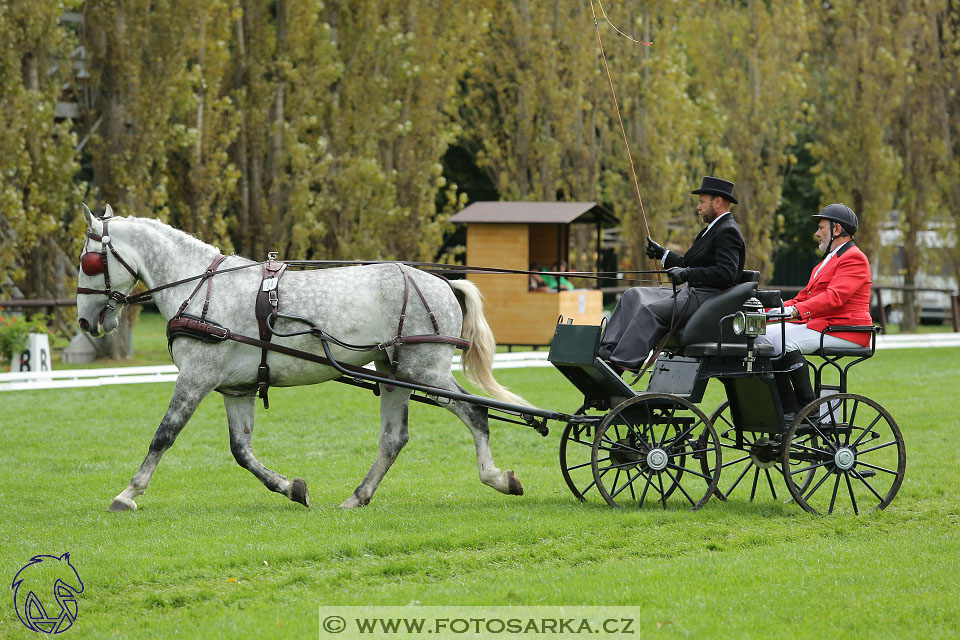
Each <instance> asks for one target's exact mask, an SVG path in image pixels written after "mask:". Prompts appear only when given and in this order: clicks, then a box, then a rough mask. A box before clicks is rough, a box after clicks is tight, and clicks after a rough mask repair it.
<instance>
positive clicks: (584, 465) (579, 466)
mask: <svg viewBox="0 0 960 640" xmlns="http://www.w3.org/2000/svg"><path fill="white" fill-rule="evenodd" d="M609 459H610V456H607V457H606V458H601V459H600V460H597V463H598V464H599V463H601V462H606V461H608V460H609ZM592 464H593V463H592V462H584V463H583V464H575V465H573V466H572V467H567V471H574V470H576V469H581V468H583V467H589V466H591V465H592Z"/></svg>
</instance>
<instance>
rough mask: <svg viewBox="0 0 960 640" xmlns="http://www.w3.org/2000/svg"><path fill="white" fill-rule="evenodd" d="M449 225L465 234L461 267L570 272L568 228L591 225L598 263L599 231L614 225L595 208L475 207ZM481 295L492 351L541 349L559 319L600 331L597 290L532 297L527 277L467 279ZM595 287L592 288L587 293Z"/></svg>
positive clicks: (609, 216)
mask: <svg viewBox="0 0 960 640" xmlns="http://www.w3.org/2000/svg"><path fill="white" fill-rule="evenodd" d="M451 220H452V221H453V222H456V223H461V224H465V225H466V226H467V264H468V265H471V266H477V267H496V268H500V269H518V270H523V271H526V270H527V269H528V268H529V267H530V265H531V264H537V265H538V266H540V267H545V268H547V269H549V268H550V267H551V265H553V264H555V263H560V262H565V263H567V264H569V260H568V256H569V251H570V246H569V242H570V225H571V224H574V223H584V224H594V225H596V228H597V255H598V256H599V254H600V238H601V231H602V228H603V227H604V226H612V225H614V224H616V222H617V219H616V218H615V217H614V216H613V214H611V213H610V212H609V211H607V210H606V209H604V208H603V207H601V206H600V205H598V204H597V203H596V202H475V203H473V204H471V205H470V206H468V207H466V208H465V209H464V210H463V211H461V212H460V213H458V214H456V215H454V216H453V217H452V218H451ZM468 278H469V279H470V280H471V281H473V282H475V283H476V284H477V286H478V287H480V290H481V291H482V292H483V295H484V299H485V307H484V310H485V313H486V316H487V320H488V322H489V323H490V327H491V328H492V329H493V333H494V335H495V336H496V339H497V343H499V344H507V345H547V344H549V343H550V340H551V338H553V333H554V327H555V325H556V323H557V318H558V317H559V316H561V315H562V316H563V317H564V319H569V318H572V319H573V322H574V323H575V324H599V323H600V320H601V318H602V313H603V294H602V293H601V292H600V291H599V290H597V289H595V288H589V289H574V290H564V289H561V290H559V291H556V290H552V291H532V290H530V286H529V285H530V279H529V277H528V276H526V275H515V274H470V275H469V276H468ZM590 286H591V287H596V286H597V284H596V282H595V281H594V282H593V283H591V285H590Z"/></svg>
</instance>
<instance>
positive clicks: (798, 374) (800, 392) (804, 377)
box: [790, 351, 817, 408]
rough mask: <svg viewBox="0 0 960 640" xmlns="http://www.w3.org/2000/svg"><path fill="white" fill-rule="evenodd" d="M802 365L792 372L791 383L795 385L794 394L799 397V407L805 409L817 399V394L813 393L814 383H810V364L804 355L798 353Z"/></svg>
mask: <svg viewBox="0 0 960 640" xmlns="http://www.w3.org/2000/svg"><path fill="white" fill-rule="evenodd" d="M794 353H796V354H797V355H798V356H799V358H800V360H802V364H801V365H800V366H799V367H797V368H796V369H793V370H792V371H791V372H790V382H792V383H793V392H794V393H795V394H796V396H797V405H798V406H799V407H800V408H803V407H805V406H807V405H808V404H810V403H811V402H813V401H814V400H816V399H817V394H815V393H814V392H813V383H812V382H810V363H809V362H807V359H806V358H804V357H803V355H802V354H801V353H800V352H799V351H796V352H794Z"/></svg>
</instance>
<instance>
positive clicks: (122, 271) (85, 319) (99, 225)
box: [77, 205, 139, 336]
mask: <svg viewBox="0 0 960 640" xmlns="http://www.w3.org/2000/svg"><path fill="white" fill-rule="evenodd" d="M83 215H84V217H85V218H86V220H87V233H86V239H85V240H84V243H83V251H82V252H81V254H80V273H79V275H78V277H77V317H78V319H79V323H80V328H81V329H83V330H84V331H86V332H88V333H90V335H92V336H100V335H103V334H104V333H110V332H111V331H113V330H114V329H116V328H117V327H118V326H119V325H120V312H121V311H122V310H123V307H124V305H125V304H126V298H127V296H128V295H129V293H130V291H131V290H132V289H133V287H134V286H136V284H137V280H138V279H139V277H138V276H137V272H136V270H135V269H134V268H133V267H132V266H131V260H132V259H133V258H134V257H135V256H133V255H132V251H131V250H130V245H129V244H128V243H126V242H122V241H118V240H119V239H118V238H113V237H111V232H112V231H114V230H117V227H119V226H120V225H114V226H113V227H110V226H109V223H110V221H111V220H112V218H113V209H112V208H111V207H110V205H107V208H106V211H104V213H103V216H102V217H100V218H97V217H95V216H94V215H93V214H92V213H90V209H88V208H87V205H83ZM118 246H120V247H121V248H120V249H118V248H117V247H118ZM124 250H126V253H127V255H126V256H123V257H122V256H121V253H123V252H124Z"/></svg>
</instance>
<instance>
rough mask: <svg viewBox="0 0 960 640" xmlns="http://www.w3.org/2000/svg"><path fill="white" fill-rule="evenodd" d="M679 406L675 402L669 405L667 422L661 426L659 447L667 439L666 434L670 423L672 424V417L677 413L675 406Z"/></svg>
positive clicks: (668, 431)
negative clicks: (661, 435)
mask: <svg viewBox="0 0 960 640" xmlns="http://www.w3.org/2000/svg"><path fill="white" fill-rule="evenodd" d="M679 406H680V405H679V404H677V403H676V402H675V403H674V404H673V406H672V407H670V417H669V418H667V424H665V425H664V426H663V440H661V441H660V446H661V447H663V446H664V444H663V443H664V442H666V440H667V434H668V433H670V425H672V424H673V418H674V417H675V416H676V415H677V407H679Z"/></svg>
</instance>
